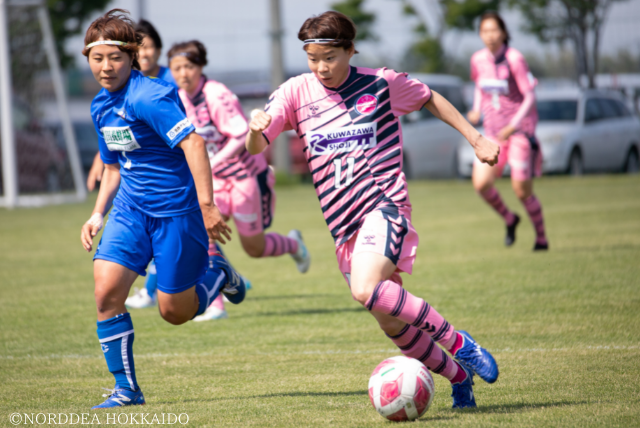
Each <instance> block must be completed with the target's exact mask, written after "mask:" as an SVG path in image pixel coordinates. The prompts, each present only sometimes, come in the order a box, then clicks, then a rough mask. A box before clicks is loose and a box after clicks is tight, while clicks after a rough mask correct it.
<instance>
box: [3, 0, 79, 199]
mask: <svg viewBox="0 0 640 428" xmlns="http://www.w3.org/2000/svg"><path fill="white" fill-rule="evenodd" d="M23 21H24V22H23ZM12 37H14V39H12ZM14 41H15V43H13V45H15V46H13V49H12V42H14ZM25 46H26V50H27V52H22V51H20V50H21V49H22V50H23V51H24V50H25ZM18 52H19V54H18ZM23 53H24V54H23ZM45 57H46V59H45ZM12 68H13V70H12ZM16 69H18V70H19V76H14V75H13V74H14V73H15V72H16ZM23 70H24V72H23ZM18 77H20V79H18ZM49 92H52V95H53V97H54V98H55V110H56V113H57V117H56V119H55V120H54V123H53V124H52V123H48V124H45V123H44V118H43V114H42V111H43V110H44V108H43V105H42V103H43V102H46V101H48V100H45V98H46V97H44V96H42V93H49ZM18 102H19V103H22V104H23V105H24V110H25V111H26V112H28V114H25V113H20V112H18V111H17V110H16V103H18ZM19 113H20V114H19ZM15 115H18V116H19V117H16V116H15ZM25 115H26V116H28V117H23V116H25ZM20 121H22V123H23V125H24V129H23V130H16V129H15V126H14V124H16V123H17V122H20ZM25 123H26V124H25ZM47 125H48V126H50V127H51V126H55V128H56V129H57V130H58V133H59V134H60V135H61V140H62V141H63V143H62V147H60V146H61V144H59V143H56V140H55V137H54V135H53V132H52V131H51V130H50V129H48V128H47ZM0 140H1V147H0V155H1V156H2V163H1V167H2V175H1V181H2V186H1V188H0V191H2V195H1V196H0V206H4V207H7V208H14V207H29V206H31V207H34V206H43V205H49V204H59V203H69V202H80V201H83V200H85V199H86V196H87V191H86V188H85V185H84V176H83V171H82V166H81V160H80V155H79V150H78V146H77V143H76V138H75V133H74V130H73V124H72V122H71V117H70V115H69V109H68V100H67V95H66V91H65V85H64V82H63V77H62V71H61V69H60V63H59V59H58V54H57V52H56V48H55V43H54V37H53V31H52V28H51V22H50V18H49V12H48V10H47V7H46V4H45V2H44V1H40V0H22V1H20V0H13V1H9V0H0Z"/></svg>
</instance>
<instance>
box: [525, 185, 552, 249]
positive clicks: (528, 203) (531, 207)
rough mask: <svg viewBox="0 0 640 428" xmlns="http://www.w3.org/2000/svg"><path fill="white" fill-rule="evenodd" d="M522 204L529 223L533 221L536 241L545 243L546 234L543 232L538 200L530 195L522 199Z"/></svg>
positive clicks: (540, 208) (542, 220) (542, 219)
mask: <svg viewBox="0 0 640 428" xmlns="http://www.w3.org/2000/svg"><path fill="white" fill-rule="evenodd" d="M522 205H524V208H525V209H526V210H527V213H528V214H529V218H530V219H531V223H533V228H534V229H535V231H536V243H538V244H546V243H547V236H546V235H545V232H544V218H543V217H542V206H541V205H540V201H538V198H536V196H535V195H531V196H529V198H527V199H525V200H524V201H522Z"/></svg>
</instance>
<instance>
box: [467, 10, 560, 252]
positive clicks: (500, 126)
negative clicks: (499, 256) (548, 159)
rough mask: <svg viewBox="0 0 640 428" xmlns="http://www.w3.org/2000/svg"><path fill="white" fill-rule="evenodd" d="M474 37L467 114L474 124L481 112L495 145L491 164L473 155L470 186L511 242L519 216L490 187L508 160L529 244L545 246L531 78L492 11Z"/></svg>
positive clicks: (539, 154) (532, 82) (544, 248)
mask: <svg viewBox="0 0 640 428" xmlns="http://www.w3.org/2000/svg"><path fill="white" fill-rule="evenodd" d="M480 38H481V39H482V41H483V42H484V44H485V45H486V46H487V47H486V49H482V50H480V51H478V52H476V53H475V54H473V56H472V57H471V80H473V81H474V82H475V83H476V90H475V97H474V104H473V109H472V110H471V111H470V112H469V114H468V118H469V120H470V121H471V123H474V124H476V123H478V121H479V120H480V115H481V114H482V115H484V129H485V131H486V133H487V136H488V137H489V138H490V139H492V140H494V141H496V142H498V143H499V144H500V157H499V158H498V164H497V165H495V166H491V165H486V164H483V163H481V162H480V161H478V160H476V162H475V163H474V165H473V186H474V187H475V189H476V191H477V192H478V194H479V195H480V196H481V197H482V198H483V199H484V200H485V201H486V202H487V203H488V204H489V205H491V207H493V209H495V210H496V212H498V214H499V215H500V216H502V218H503V219H504V221H505V223H506V227H507V234H506V237H505V245H507V246H511V245H513V243H514V242H515V239H516V227H517V226H518V223H520V217H518V215H517V214H515V213H514V212H512V211H510V210H509V209H508V208H507V206H506V205H505V204H504V202H503V201H502V198H501V197H500V194H499V193H498V190H497V189H496V188H495V187H494V181H495V179H496V178H497V177H500V176H502V170H503V169H504V166H505V165H506V164H507V162H508V163H509V166H510V167H511V185H512V187H513V190H514V192H515V193H516V195H517V196H518V198H519V199H520V201H521V202H522V204H523V205H524V207H525V209H526V210H527V213H528V214H529V218H530V219H531V222H532V223H533V226H534V229H535V232H536V242H535V245H534V247H533V249H534V251H538V250H547V249H548V248H549V243H548V241H547V236H546V235H545V230H544V219H543V217H542V207H541V205H540V202H539V201H538V198H536V196H535V195H534V194H533V177H538V176H540V174H541V172H542V153H541V152H540V145H539V144H538V140H537V139H536V136H535V130H536V124H537V123H538V111H537V109H536V105H535V101H536V98H535V93H534V88H535V86H536V84H537V82H536V79H534V77H533V76H532V75H531V73H530V72H529V66H528V65H527V62H526V61H525V59H524V57H523V56H522V54H521V53H520V52H518V51H517V50H515V49H514V48H512V47H510V46H509V32H508V31H507V27H506V25H505V23H504V21H503V20H502V18H501V17H500V15H498V14H497V13H496V12H487V13H485V14H484V15H482V17H481V18H480Z"/></svg>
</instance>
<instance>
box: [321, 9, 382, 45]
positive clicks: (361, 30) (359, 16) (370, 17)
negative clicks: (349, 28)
mask: <svg viewBox="0 0 640 428" xmlns="http://www.w3.org/2000/svg"><path fill="white" fill-rule="evenodd" d="M363 3H364V0H344V1H341V2H337V3H333V4H332V5H331V9H333V10H335V11H336V12H340V13H344V14H345V15H347V16H348V17H349V18H351V20H352V21H353V23H354V24H356V28H357V30H358V32H357V34H356V41H362V40H376V39H377V36H376V35H375V34H374V33H373V32H372V31H371V27H372V25H373V24H374V23H375V21H376V15H375V14H374V13H372V12H366V11H365V10H364V9H363V8H362V5H363Z"/></svg>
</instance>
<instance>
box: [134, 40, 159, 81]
mask: <svg viewBox="0 0 640 428" xmlns="http://www.w3.org/2000/svg"><path fill="white" fill-rule="evenodd" d="M161 53H162V49H158V48H157V47H156V45H155V43H153V39H152V38H151V37H149V36H145V37H144V39H142V46H140V50H138V62H139V63H140V71H142V74H144V75H145V76H149V75H150V74H151V73H153V72H154V71H156V69H157V68H158V59H160V54H161Z"/></svg>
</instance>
